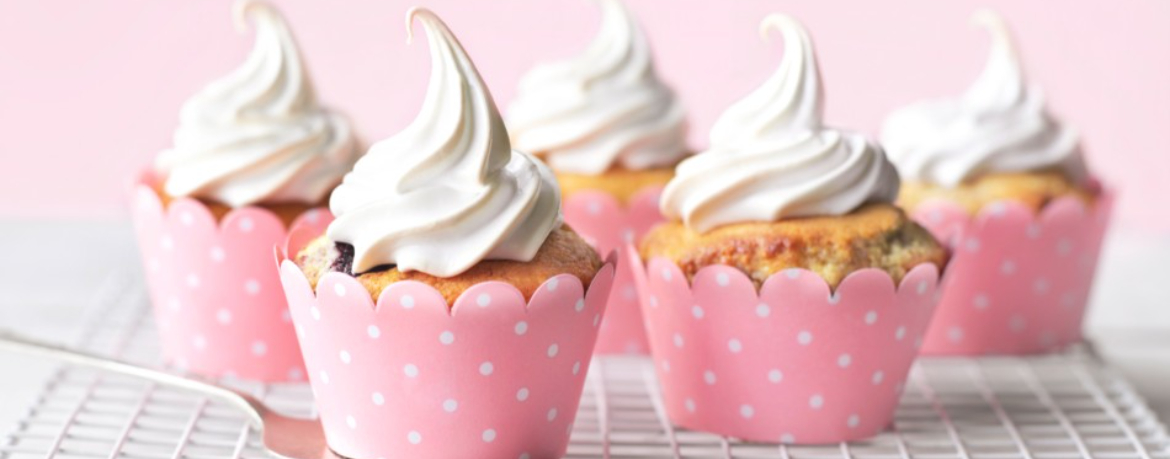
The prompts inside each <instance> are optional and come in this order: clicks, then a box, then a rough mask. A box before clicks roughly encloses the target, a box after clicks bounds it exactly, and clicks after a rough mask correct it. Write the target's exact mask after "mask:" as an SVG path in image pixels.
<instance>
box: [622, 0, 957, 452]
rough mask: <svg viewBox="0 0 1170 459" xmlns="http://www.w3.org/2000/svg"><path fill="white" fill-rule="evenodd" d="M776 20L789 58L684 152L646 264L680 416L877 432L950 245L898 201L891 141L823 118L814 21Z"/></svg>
mask: <svg viewBox="0 0 1170 459" xmlns="http://www.w3.org/2000/svg"><path fill="white" fill-rule="evenodd" d="M761 28H762V30H763V31H764V32H767V31H768V30H770V29H777V30H779V31H780V32H781V34H782V35H783V37H784V47H785V51H784V58H783V60H782V61H781V63H780V67H779V70H777V71H776V73H775V74H774V75H772V77H770V78H769V79H768V80H767V81H765V82H764V84H763V85H762V86H761V87H760V88H759V89H756V90H755V91H754V92H752V93H751V94H749V95H748V96H746V97H745V98H744V99H743V100H741V101H739V102H737V103H735V104H733V105H732V106H731V107H730V108H728V109H727V110H726V111H725V112H724V113H723V114H722V115H721V117H720V118H719V119H718V120H717V122H716V123H715V125H714V126H713V127H712V130H711V141H710V148H709V150H708V151H706V152H702V153H700V154H697V155H695V156H694V157H692V158H689V159H687V160H685V161H683V162H682V163H681V164H679V166H678V169H677V171H676V177H675V178H674V179H673V180H671V181H670V183H669V184H667V185H666V188H665V190H664V191H663V194H662V201H661V210H662V213H663V215H665V216H666V217H667V218H668V219H670V221H669V222H667V223H664V224H662V225H660V226H658V227H656V228H655V229H653V230H651V231H650V232H649V233H648V234H647V235H646V237H645V239H644V240H643V241H642V244H641V256H642V258H644V259H645V260H646V263H647V264H646V267H645V268H642V267H641V266H636V267H635V277H636V279H637V281H638V284H639V287H640V293H641V296H642V299H643V303H644V306H643V309H644V312H645V318H646V328H647V334H648V335H649V339H650V347H651V350H652V354H653V358H654V360H655V363H656V365H655V367H656V370H657V375H658V379H659V380H660V382H661V384H662V389H663V398H664V402H665V407H666V412H667V414H668V415H669V417H670V419H671V420H672V421H673V422H674V423H676V424H678V425H681V426H683V427H686V428H690V429H696V430H703V431H708V432H714V433H718V434H722V435H727V436H731V437H738V438H743V439H747V440H753V441H765V442H784V443H794V442H795V443H832V442H839V441H849V440H856V439H861V438H866V437H869V436H872V435H874V434H876V433H877V432H879V431H880V430H882V429H883V428H884V427H886V426H887V425H888V424H889V423H890V421H891V419H892V417H893V413H894V408H895V406H896V405H897V401H898V397H899V393H900V392H901V390H902V385H903V382H904V381H905V378H906V376H907V373H908V371H909V369H910V365H911V362H912V361H913V359H914V356H915V355H916V349H917V348H916V345H915V343H916V342H917V341H919V340H920V338H921V336H922V334H923V333H924V332H925V330H926V326H927V322H928V320H929V318H930V315H931V312H932V310H933V305H934V298H935V292H936V286H937V281H938V277H939V272H940V269H941V268H942V266H943V265H944V263H945V262H946V258H947V253H946V251H945V249H944V248H943V247H942V245H940V244H939V243H938V242H937V241H936V240H935V239H934V238H933V237H932V236H931V235H930V233H929V232H928V231H926V230H925V229H924V228H922V227H921V226H919V225H918V224H916V223H914V222H913V221H912V220H910V219H909V218H908V217H907V216H906V215H905V214H904V213H903V212H902V211H901V210H899V209H898V208H897V207H895V206H894V205H893V204H892V202H893V201H894V199H895V197H896V195H897V192H898V187H899V178H898V174H897V172H896V171H895V170H894V168H893V166H892V165H891V164H890V163H889V162H888V161H887V160H886V157H885V153H884V152H883V150H882V148H881V147H880V146H879V145H877V144H875V143H873V142H871V141H870V140H868V139H866V138H865V137H864V136H862V135H861V134H858V133H855V132H850V131H846V130H840V129H836V128H832V127H828V126H825V125H824V124H823V122H822V115H821V114H822V105H823V100H822V99H823V91H822V88H821V79H820V75H819V70H818V68H817V62H816V56H815V54H814V52H813V46H812V42H811V40H810V39H809V36H808V34H807V33H806V32H805V30H804V29H803V28H802V27H801V25H800V24H799V23H797V22H796V21H795V20H793V19H792V18H790V17H788V16H784V15H779V14H776V15H771V16H768V17H767V18H765V19H764V21H763V23H762V25H761ZM631 258H633V259H634V260H635V263H636V262H637V258H638V257H636V256H634V257H631Z"/></svg>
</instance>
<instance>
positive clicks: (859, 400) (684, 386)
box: [626, 246, 940, 444]
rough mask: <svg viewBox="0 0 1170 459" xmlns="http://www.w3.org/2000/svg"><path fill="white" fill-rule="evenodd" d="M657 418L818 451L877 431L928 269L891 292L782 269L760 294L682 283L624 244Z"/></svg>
mask: <svg viewBox="0 0 1170 459" xmlns="http://www.w3.org/2000/svg"><path fill="white" fill-rule="evenodd" d="M626 250H627V252H626V253H627V258H628V259H629V261H628V263H630V264H631V265H632V270H633V272H634V277H635V280H636V282H637V285H638V293H639V296H640V298H641V301H642V308H643V312H644V315H645V317H646V329H647V334H648V336H649V339H650V348H651V350H652V356H653V360H654V368H655V374H656V375H657V377H658V381H659V382H660V383H661V386H662V395H663V400H664V406H665V409H666V413H667V415H668V416H669V418H670V420H671V421H672V422H673V423H675V424H677V425H679V426H682V427H685V428H688V429H694V430H700V431H706V432H713V433H717V434H721V435H727V436H730V437H736V438H742V439H746V440H751V441H760V442H770V443H776V442H780V443H799V444H824V443H834V442H841V441H852V440H861V439H865V438H869V437H872V436H874V435H875V434H877V433H878V432H880V431H882V430H883V429H885V428H886V427H887V426H888V425H889V424H890V423H891V422H892V420H893V416H894V410H895V408H896V407H897V404H898V399H899V397H900V395H901V393H902V390H903V388H904V384H905V381H906V378H907V376H908V374H909V371H910V367H911V364H912V363H913V362H914V359H915V357H916V356H917V354H918V352H917V351H918V346H920V345H921V344H922V336H923V334H924V333H925V332H926V328H927V325H928V324H929V322H930V318H931V315H932V313H933V311H934V305H935V303H936V301H937V300H938V296H939V292H940V291H939V287H940V277H939V271H938V269H937V268H936V267H935V266H934V265H929V264H926V265H919V266H917V267H915V268H914V269H913V270H911V271H910V272H909V273H908V274H907V275H906V277H905V278H904V279H903V280H902V283H901V284H900V285H899V286H895V285H894V282H893V280H892V279H891V278H890V276H889V275H888V274H886V273H885V272H882V271H879V270H876V269H865V270H860V271H857V272H854V273H852V274H850V275H849V276H848V277H846V278H845V280H844V281H842V282H841V284H840V286H839V287H838V288H837V289H836V291H832V290H830V289H829V286H828V284H827V283H826V282H825V281H824V279H823V278H821V277H820V276H819V275H817V274H815V273H813V272H811V271H807V270H803V269H788V270H785V271H782V272H779V273H776V274H774V275H772V276H771V277H769V278H768V279H767V280H766V281H765V282H764V284H763V285H762V287H761V288H760V289H758V290H757V289H756V287H755V285H754V284H753V283H752V282H751V280H750V279H748V277H747V276H746V275H744V274H743V273H742V272H740V271H739V270H738V269H735V268H733V267H730V266H725V265H716V266H709V267H705V268H703V269H701V270H700V271H699V272H698V273H697V274H696V276H695V278H694V281H693V282H688V280H687V278H686V276H684V274H683V272H682V270H681V269H679V267H678V266H677V265H675V264H674V263H673V262H671V261H669V260H666V259H664V258H654V259H651V260H650V261H649V262H648V263H647V264H646V265H645V266H643V264H642V261H641V259H640V258H639V256H638V253H637V251H636V250H635V249H634V248H633V247H632V246H627V248H626Z"/></svg>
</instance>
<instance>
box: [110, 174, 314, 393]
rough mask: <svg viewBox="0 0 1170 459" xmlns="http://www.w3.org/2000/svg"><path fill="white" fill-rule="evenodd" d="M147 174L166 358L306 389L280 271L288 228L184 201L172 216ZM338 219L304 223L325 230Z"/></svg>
mask: <svg viewBox="0 0 1170 459" xmlns="http://www.w3.org/2000/svg"><path fill="white" fill-rule="evenodd" d="M151 181H152V178H151V177H150V176H148V175H144V176H143V177H142V178H141V179H140V180H139V181H138V182H137V183H136V185H135V186H134V189H133V196H134V205H133V218H134V224H135V228H136V230H137V235H138V244H139V248H140V251H141V253H142V260H143V266H145V268H146V269H145V271H146V281H147V287H148V288H149V291H150V298H151V303H152V304H153V306H154V307H153V310H154V318H155V321H156V324H157V326H158V330H159V339H160V341H161V344H162V350H163V358H164V360H165V361H166V362H167V363H168V364H170V365H173V366H175V367H177V368H179V369H180V370H185V371H191V372H194V373H197V374H201V375H204V376H210V377H219V376H235V377H240V378H244V379H251V380H258V381H265V382H277V381H303V380H304V378H305V370H304V364H303V363H302V360H301V355H300V350H299V348H298V347H297V341H296V335H295V334H294V333H293V327H292V321H291V318H290V316H289V313H288V308H287V302H286V301H285V298H284V292H283V290H282V289H281V286H280V278H279V276H278V274H277V269H276V267H275V266H274V265H273V263H272V248H273V247H274V246H275V245H276V244H278V243H281V242H282V241H284V239H285V237H286V231H285V228H284V224H283V223H282V222H281V221H280V219H279V218H277V216H276V215H275V214H273V213H272V212H270V211H268V210H266V209H261V208H256V207H248V208H243V209H237V210H233V211H231V212H230V213H228V214H227V215H226V216H225V217H224V218H223V221H222V223H220V222H217V221H216V219H215V217H214V216H213V215H212V214H211V211H210V210H208V209H207V207H206V206H205V205H203V204H202V203H200V202H199V201H197V200H194V199H178V200H175V201H173V202H171V203H170V205H169V206H168V207H167V208H166V209H164V208H163V204H162V202H161V201H160V200H159V197H158V195H157V194H156V192H155V191H154V190H153V189H152V188H151V187H150V185H149V184H150V183H151ZM329 218H330V217H329V212H328V211H327V210H324V209H316V210H311V211H309V212H306V213H305V214H304V215H302V216H300V217H299V219H298V221H299V222H300V224H302V225H307V226H319V227H322V228H323V227H324V225H326V224H327V223H328V220H329Z"/></svg>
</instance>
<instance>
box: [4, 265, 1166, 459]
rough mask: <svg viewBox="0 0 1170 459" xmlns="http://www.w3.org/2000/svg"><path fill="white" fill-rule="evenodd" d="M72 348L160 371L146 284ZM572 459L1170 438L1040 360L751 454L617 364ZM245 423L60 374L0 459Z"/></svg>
mask: <svg viewBox="0 0 1170 459" xmlns="http://www.w3.org/2000/svg"><path fill="white" fill-rule="evenodd" d="M98 298H99V301H98V304H97V305H96V306H95V307H94V308H92V310H91V311H90V314H89V317H90V319H91V320H88V321H87V323H88V324H89V325H88V326H87V328H86V329H85V331H84V332H83V333H82V334H81V336H79V337H78V339H77V340H76V341H75V342H74V343H73V344H75V345H77V346H81V347H84V348H86V349H91V350H96V351H99V352H104V353H107V354H109V355H111V356H115V357H119V358H122V359H125V360H129V361H133V362H140V363H155V362H157V353H156V352H157V351H156V348H155V342H156V341H155V338H156V336H155V331H154V329H153V327H152V326H151V323H150V320H149V319H148V315H147V314H148V306H147V304H146V299H145V295H144V292H143V288H142V286H141V285H140V281H138V280H137V278H136V277H132V276H128V275H122V276H112V277H111V279H110V280H109V282H107V283H106V285H105V287H104V288H103V290H102V292H101V294H100V295H98ZM226 383H228V384H231V385H234V386H236V387H239V388H243V389H245V390H248V391H249V392H251V393H253V394H255V395H256V396H258V397H260V398H261V399H263V400H265V401H266V402H267V403H268V404H269V405H270V406H272V407H273V408H275V409H277V410H281V411H285V412H288V413H299V414H303V415H312V414H313V412H312V410H313V408H312V400H311V394H310V391H309V390H308V388H307V387H306V386H303V385H260V384H255V383H251V384H249V383H246V382H240V381H226ZM568 456H569V457H570V458H595V457H614V458H660V457H683V458H745V459H746V458H781V459H1077V458H1100V459H1170V437H1168V436H1167V433H1166V430H1165V428H1164V427H1163V426H1162V425H1161V424H1160V423H1159V422H1158V420H1157V419H1156V418H1155V417H1154V415H1153V414H1152V413H1151V411H1150V410H1149V409H1148V408H1147V407H1146V405H1145V403H1144V402H1143V401H1142V400H1141V398H1140V397H1139V396H1138V395H1137V394H1136V393H1134V391H1133V389H1132V388H1131V387H1130V386H1129V384H1128V383H1126V382H1125V381H1124V380H1123V379H1122V378H1120V377H1119V376H1118V375H1116V374H1115V373H1114V372H1113V371H1111V370H1110V369H1108V368H1107V367H1105V366H1104V365H1103V364H1102V363H1101V362H1100V361H1099V360H1097V359H1096V358H1095V357H1093V356H1092V355H1090V354H1089V353H1088V352H1087V351H1084V350H1081V351H1074V352H1071V353H1067V354H1061V355H1054V356H1048V357H1040V358H1028V359H1022V358H983V359H966V358H951V359H924V360H923V361H921V362H919V363H918V364H917V365H916V368H915V369H914V372H913V374H912V375H911V378H910V380H909V383H908V384H907V388H906V391H905V394H904V395H903V397H902V401H901V404H900V406H899V408H898V412H897V416H896V421H895V425H894V426H893V428H891V429H889V430H888V431H887V432H885V433H883V434H881V435H880V436H878V437H877V438H875V439H872V440H870V441H866V442H855V443H842V444H840V445H833V446H817V447H808V446H785V445H768V444H755V443H743V442H740V441H737V440H734V439H727V438H723V437H720V436H716V435H711V434H705V433H700V432H693V431H686V430H680V429H676V428H674V427H672V426H671V425H670V423H669V422H668V421H666V419H665V417H664V413H663V410H662V406H661V402H660V397H659V395H658V389H657V384H656V382H655V380H654V374H653V371H652V368H651V366H650V364H649V362H648V361H646V360H643V359H635V358H607V359H602V360H600V361H595V362H594V364H593V365H592V366H591V368H590V370H589V377H588V378H587V385H586V388H585V394H584V396H583V398H582V405H581V409H580V411H579V413H578V416H577V421H576V424H575V427H574V431H573V437H572V443H571V445H570V447H569V454H568ZM263 457H265V454H264V453H263V451H262V450H261V449H260V448H259V439H258V437H257V436H256V434H255V432H253V431H252V430H251V429H250V428H249V427H248V426H247V424H246V423H245V421H244V419H243V417H242V416H240V415H239V414H238V413H236V412H233V411H232V410H231V409H229V408H227V407H224V406H219V405H217V404H215V403H212V402H209V401H208V400H206V399H202V398H200V397H198V396H192V395H190V394H188V393H184V392H178V391H174V390H171V389H167V388H164V387H158V386H155V385H154V384H152V383H148V382H143V381H140V380H136V379H131V378H125V377H119V376H115V375H108V374H98V373H95V372H92V371H88V370H82V369H73V368H61V369H60V370H58V371H57V372H56V373H55V374H54V375H53V376H52V377H51V378H50V379H49V380H48V381H47V382H46V384H45V386H44V388H43V391H42V393H41V395H40V397H39V398H37V399H36V400H35V401H32V406H31V407H30V409H29V410H28V412H27V415H26V416H25V417H24V419H23V421H22V422H20V424H19V425H18V427H17V430H16V431H14V432H11V433H9V434H8V435H7V436H6V437H4V438H2V439H0V459H26V458H60V459H67V458H190V459H201V458H208V459H222V458H263Z"/></svg>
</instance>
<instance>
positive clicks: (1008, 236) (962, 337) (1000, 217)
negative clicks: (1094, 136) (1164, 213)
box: [863, 195, 1112, 419]
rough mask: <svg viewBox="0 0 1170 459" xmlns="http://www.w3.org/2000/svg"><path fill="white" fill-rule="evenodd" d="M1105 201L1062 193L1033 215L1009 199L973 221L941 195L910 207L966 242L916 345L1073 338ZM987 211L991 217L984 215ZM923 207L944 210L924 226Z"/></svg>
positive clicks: (1049, 342) (1049, 346) (1043, 346)
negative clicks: (929, 325) (1084, 201)
mask: <svg viewBox="0 0 1170 459" xmlns="http://www.w3.org/2000/svg"><path fill="white" fill-rule="evenodd" d="M1111 207H1112V198H1111V197H1110V196H1108V195H1105V196H1101V197H1099V198H1098V200H1097V202H1096V204H1095V205H1094V206H1093V207H1091V208H1086V207H1085V206H1084V204H1082V203H1081V202H1080V201H1079V200H1077V199H1073V198H1060V199H1057V200H1055V201H1053V202H1051V203H1048V204H1047V205H1046V206H1045V207H1044V208H1043V209H1041V212H1040V213H1039V215H1036V214H1035V213H1034V212H1032V210H1031V209H1028V208H1025V207H1023V206H1021V205H1019V204H1017V203H1012V202H1002V203H996V205H995V206H994V208H993V207H992V206H990V205H989V207H988V208H985V209H984V210H983V211H982V212H981V215H977V216H976V217H974V218H971V217H969V216H967V214H966V212H965V211H962V210H960V209H958V208H957V207H955V206H954V205H953V204H949V203H946V202H935V203H932V204H930V205H929V206H925V207H923V208H920V209H917V210H916V211H915V212H914V214H913V216H914V217H915V218H916V219H918V220H919V222H921V223H923V225H924V226H926V227H927V228H928V229H930V230H931V231H933V232H934V233H935V235H936V236H938V237H939V239H940V240H944V241H949V240H954V239H955V238H954V234H957V233H959V232H960V231H961V232H962V234H964V237H963V240H964V241H965V242H964V243H963V245H964V248H965V249H966V250H954V251H953V254H952V259H951V261H950V264H949V265H948V270H949V272H948V273H947V277H948V278H949V279H950V280H949V285H948V286H947V289H946V290H945V291H944V292H943V293H942V297H941V299H940V301H939V305H938V311H937V312H936V314H935V319H934V322H933V323H934V326H933V327H932V328H931V329H930V330H929V331H928V332H927V334H926V336H925V339H924V340H923V347H922V352H923V353H925V354H963V355H980V354H987V353H996V354H1030V353H1037V352H1045V351H1052V350H1056V349H1059V348H1063V347H1066V346H1068V345H1070V344H1074V343H1077V342H1079V341H1080V340H1081V330H1082V319H1083V317H1084V312H1085V306H1086V300H1087V298H1088V293H1089V289H1090V288H1091V286H1092V281H1093V274H1094V273H1093V270H1092V269H1086V268H1085V267H1086V266H1088V267H1089V268H1091V267H1093V266H1095V265H1096V260H1097V255H1098V252H1099V250H1100V246H1101V239H1102V236H1103V234H1104V232H1105V227H1106V224H1107V221H1108V218H1107V217H1108V215H1109V212H1110V209H1111ZM993 210H994V211H995V213H996V215H995V218H986V217H987V215H983V214H986V213H990V212H992V211H993ZM928 212H929V213H941V214H942V215H943V216H944V217H943V218H942V219H941V221H939V222H937V223H930V222H927V221H926V219H925V216H926V215H927V213H928ZM1070 256H1075V257H1077V259H1080V260H1084V261H1086V262H1085V263H1077V262H1074V260H1073V259H1070ZM863 419H864V417H863Z"/></svg>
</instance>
